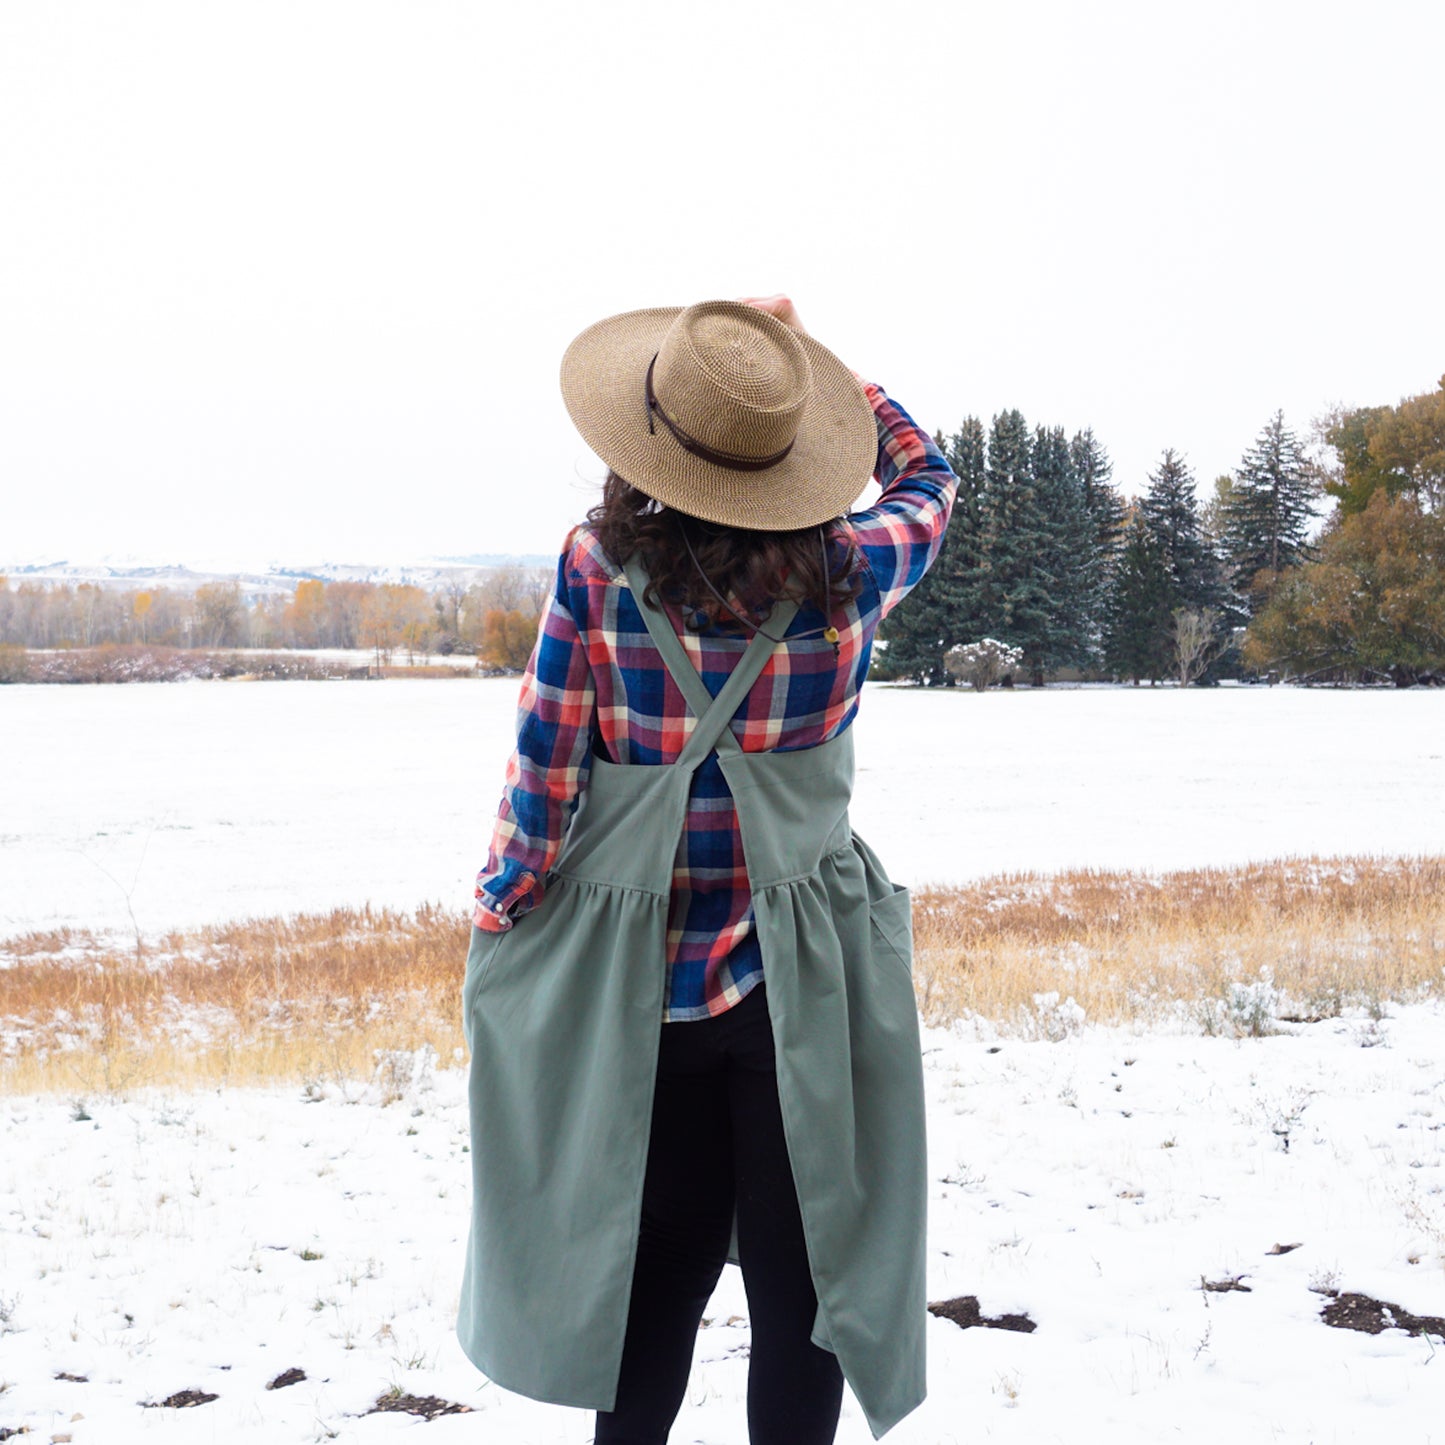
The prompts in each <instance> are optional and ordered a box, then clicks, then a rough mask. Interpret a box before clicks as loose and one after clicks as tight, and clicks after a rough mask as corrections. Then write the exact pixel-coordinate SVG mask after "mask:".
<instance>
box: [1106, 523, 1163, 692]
mask: <svg viewBox="0 0 1445 1445" xmlns="http://www.w3.org/2000/svg"><path fill="white" fill-rule="evenodd" d="M1171 591H1172V589H1171V584H1170V580H1169V568H1168V565H1167V563H1166V562H1165V559H1164V553H1163V550H1162V549H1161V547H1160V546H1159V543H1158V542H1157V541H1156V540H1155V539H1154V536H1153V534H1152V533H1151V532H1150V530H1149V526H1148V523H1147V522H1146V521H1145V520H1144V515H1143V510H1142V508H1141V507H1136V508H1135V509H1134V511H1133V515H1132V516H1131V517H1130V519H1129V523H1128V528H1127V531H1126V534H1125V542H1124V550H1123V552H1122V554H1121V555H1120V557H1119V567H1118V572H1117V574H1116V576H1115V579H1114V588H1113V592H1112V594H1111V596H1110V599H1109V611H1108V627H1107V631H1106V635H1105V649H1104V652H1105V660H1106V662H1107V665H1108V667H1109V669H1110V670H1111V671H1112V672H1113V673H1115V674H1116V675H1117V676H1120V677H1128V678H1132V679H1133V681H1134V683H1135V684H1136V685H1137V684H1138V683H1139V681H1140V679H1141V678H1146V677H1147V678H1148V679H1149V681H1150V682H1156V681H1157V680H1158V679H1159V678H1161V677H1163V676H1164V675H1165V673H1166V672H1167V671H1168V670H1169V661H1170V659H1169V648H1170V638H1169V629H1170V625H1171V624H1172V622H1173V613H1172V607H1173V601H1172V597H1171Z"/></svg>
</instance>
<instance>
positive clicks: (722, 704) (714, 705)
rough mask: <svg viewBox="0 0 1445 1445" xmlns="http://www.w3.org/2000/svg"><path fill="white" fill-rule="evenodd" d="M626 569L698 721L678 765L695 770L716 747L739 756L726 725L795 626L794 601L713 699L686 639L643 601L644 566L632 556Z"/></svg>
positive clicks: (776, 608) (774, 615) (778, 606)
mask: <svg viewBox="0 0 1445 1445" xmlns="http://www.w3.org/2000/svg"><path fill="white" fill-rule="evenodd" d="M624 571H625V572H626V573H627V582H628V585H629V586H630V587H631V588H632V595H633V597H634V598H635V599H636V601H637V610H638V611H639V612H640V613H641V614H642V621H643V623H644V625H645V626H646V628H647V631H648V634H649V635H650V636H651V638H652V640H653V642H655V643H656V644H657V650H658V651H659V652H660V653H661V654H662V660H663V663H664V664H665V665H666V667H667V670H668V672H669V673H670V674H671V676H672V680H673V681H674V682H675V683H676V684H677V686H678V689H679V691H680V692H681V693H682V695H683V697H685V698H686V699H687V705H688V706H689V707H690V708H691V709H692V711H693V714H694V716H695V717H696V718H697V726H696V727H695V728H694V729H693V731H692V736H691V737H690V738H689V739H688V740H687V745H686V746H685V747H684V748H683V750H682V753H681V755H680V756H679V757H678V759H677V764H676V766H678V767H681V768H695V767H697V766H698V765H699V764H700V763H701V762H702V760H703V759H704V758H705V757H707V755H708V754H709V753H710V752H712V750H713V749H714V748H716V749H717V750H718V752H719V753H740V752H741V751H742V748H741V747H739V746H738V740H737V739H736V738H735V737H734V736H733V734H732V729H731V728H730V727H729V726H728V724H729V723H730V722H731V721H732V719H733V714H734V713H736V712H737V710H738V708H740V707H741V706H742V703H743V699H744V698H745V697H746V696H747V695H748V691H749V689H750V688H751V687H752V685H753V684H754V683H755V682H756V681H757V680H758V678H759V677H760V676H762V672H763V669H764V668H765V667H766V666H767V665H768V659H769V658H770V657H771V656H772V653H773V647H774V645H775V643H774V640H773V639H774V638H779V637H782V636H784V634H786V632H787V630H788V628H789V627H790V626H791V625H792V622H793V618H794V617H796V616H797V614H798V604H797V603H796V602H794V601H782V602H777V603H775V604H774V605H773V610H772V612H771V613H770V614H769V616H768V618H767V620H766V621H765V622H764V623H763V630H761V631H759V632H757V633H755V634H754V635H753V639H752V641H751V642H750V643H748V646H747V651H745V652H744V653H743V655H742V657H741V658H739V659H738V663H737V666H736V667H734V668H733V670H732V675H731V676H730V677H729V678H728V680H727V681H726V682H725V683H724V684H723V685H722V688H721V689H720V690H719V692H718V695H717V697H713V695H712V694H711V693H710V692H709V691H708V690H707V684H706V683H705V682H703V680H702V677H701V676H700V675H699V673H698V670H697V668H696V667H695V666H694V665H693V661H692V659H691V658H690V657H689V656H688V655H687V648H686V647H685V646H684V645H683V642H682V639H681V638H680V637H679V636H678V635H677V633H676V632H675V631H673V627H672V623H671V622H670V621H669V620H668V617H667V614H666V613H665V612H663V611H662V610H661V609H660V608H657V607H650V606H648V604H647V602H646V601H644V598H645V597H646V594H647V585H648V582H649V580H650V579H649V578H648V575H647V573H646V571H645V570H644V569H643V567H642V564H641V563H640V562H639V561H638V560H637V558H636V557H633V558H631V559H630V560H629V561H628V562H627V564H626V566H625V568H624ZM768 634H771V636H769V635H768Z"/></svg>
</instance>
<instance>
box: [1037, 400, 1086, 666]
mask: <svg viewBox="0 0 1445 1445" xmlns="http://www.w3.org/2000/svg"><path fill="white" fill-rule="evenodd" d="M1033 473H1034V488H1035V491H1036V494H1037V498H1038V505H1039V511H1040V518H1041V522H1042V527H1043V535H1044V544H1045V549H1044V551H1043V553H1042V554H1041V555H1040V556H1039V557H1037V558H1036V559H1035V562H1036V566H1037V567H1038V568H1039V569H1040V570H1041V571H1042V572H1044V573H1045V574H1046V575H1047V576H1048V577H1049V578H1050V579H1051V595H1050V603H1051V607H1050V617H1049V622H1048V625H1047V628H1046V631H1047V638H1046V640H1045V643H1044V645H1042V646H1041V647H1040V649H1039V655H1038V658H1037V663H1038V664H1039V665H1040V666H1041V667H1045V668H1057V667H1072V666H1077V667H1087V666H1088V664H1089V661H1090V653H1091V651H1092V643H1093V640H1094V639H1093V636H1092V622H1093V619H1092V618H1091V616H1090V602H1091V600H1092V599H1091V595H1090V593H1091V586H1092V581H1093V579H1092V575H1091V571H1090V563H1091V561H1092V549H1093V541H1094V523H1093V518H1092V517H1091V516H1090V515H1089V511H1088V508H1087V507H1086V506H1085V504H1084V494H1083V489H1082V487H1081V486H1080V483H1079V476H1078V473H1077V471H1076V470H1075V469H1074V461H1073V456H1072V455H1071V453H1070V450H1069V443H1068V440H1067V438H1066V437H1065V435H1064V429H1063V427H1036V428H1035V430H1034V440H1033ZM1040 680H1041V679H1040Z"/></svg>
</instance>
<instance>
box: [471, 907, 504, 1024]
mask: <svg viewBox="0 0 1445 1445" xmlns="http://www.w3.org/2000/svg"><path fill="white" fill-rule="evenodd" d="M506 936H507V935H506V933H505V932H501V933H492V932H489V931H488V930H487V929H485V928H478V927H477V926H476V925H475V924H473V925H472V941H471V946H470V947H469V948H468V949H467V969H466V976H465V978H464V980H463V982H462V1022H463V1025H465V1023H466V1021H467V1020H468V1019H469V1018H470V1017H471V1014H472V1008H473V1006H474V1005H475V1004H476V1001H477V992H478V990H479V989H480V988H481V986H482V983H483V981H484V980H485V979H486V976H487V974H488V973H489V972H490V970H491V967H492V960H493V959H495V958H496V956H497V949H498V947H499V946H500V945H501V942H502V940H503V939H504V938H505V937H506Z"/></svg>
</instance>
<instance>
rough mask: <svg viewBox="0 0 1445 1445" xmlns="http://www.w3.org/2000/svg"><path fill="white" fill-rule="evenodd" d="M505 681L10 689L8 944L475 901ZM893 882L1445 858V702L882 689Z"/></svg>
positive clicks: (3, 777)
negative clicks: (352, 907)
mask: <svg viewBox="0 0 1445 1445" xmlns="http://www.w3.org/2000/svg"><path fill="white" fill-rule="evenodd" d="M516 693H517V685H516V683H515V681H487V682H483V681H476V682H473V681H458V682H423V681H417V682H409V681H402V680H394V681H388V682H385V683H340V682H332V683H326V682H318V683H309V682H288V683H253V684H245V683H189V684H185V683H180V684H161V683H158V684H136V685H131V686H125V687H43V686H31V687H8V688H0V758H3V759H4V765H3V766H0V937H4V936H6V935H8V934H14V933H18V932H21V931H22V930H25V929H29V928H41V927H48V926H52V925H55V924H61V923H68V924H74V925H81V926H87V927H100V928H105V929H116V930H121V931H124V930H126V929H127V928H128V927H129V926H130V924H129V916H128V913H127V895H129V900H130V905H131V906H132V907H133V908H134V911H135V916H136V918H137V920H138V921H139V925H140V927H141V928H142V929H144V930H147V931H154V930H158V929H162V928H166V927H170V926H175V925H182V924H191V923H208V922H215V921H218V920H220V919H225V918H232V917H243V916H251V915H259V914H270V913H284V912H289V911H294V910H296V909H314V908H326V907H332V906H336V905H340V904H363V903H366V902H372V903H377V904H382V903H385V904H393V905H396V906H398V907H403V908H411V907H414V906H415V905H417V904H418V903H421V902H424V901H429V900H431V901H445V902H448V903H452V902H454V903H455V904H456V906H457V907H458V908H463V907H465V906H466V902H467V899H468V897H469V896H470V881H471V877H472V875H473V874H474V873H475V871H476V870H477V868H479V867H480V866H481V864H482V862H483V861H484V859H485V857H486V848H487V840H488V836H489V833H490V824H491V819H492V816H493V814H494V813H495V811H496V805H497V799H498V797H499V795H500V791H501V783H502V770H503V767H504V764H505V762H506V757H507V753H508V751H509V749H510V747H511V729H512V723H513V711H514V707H515V702H516ZM857 729H858V732H857V753H858V767H859V773H858V788H857V798H856V804H855V807H854V822H855V824H856V825H857V827H858V831H859V832H860V833H862V834H863V835H864V836H865V837H866V838H868V840H869V841H870V842H871V843H872V844H873V845H874V847H875V848H877V849H878V851H879V853H880V854H881V855H882V857H883V858H884V860H885V862H886V863H887V864H888V865H889V868H890V870H891V871H892V872H893V873H894V875H895V876H897V877H898V878H900V879H901V880H903V881H907V882H914V883H916V882H922V881H937V880H945V881H947V880H960V879H965V878H973V877H979V876H982V875H986V874H990V873H996V872H999V871H1002V870H1015V869H1031V870H1037V871H1045V872H1048V871H1054V870H1056V869H1060V868H1064V867H1070V866H1081V865H1094V866H1099V867H1111V866H1124V867H1146V868H1169V867H1176V866H1186V865H1192V864H1208V863H1230V862H1242V861H1246V860H1250V859H1260V858H1270V857H1276V856H1280V855H1283V854H1291V853H1295V854H1298V853H1303V854H1309V853H1332V852H1339V853H1371V852H1376V853H1412V852H1438V851H1440V850H1441V849H1442V848H1445V692H1441V691H1433V692H1432V691H1424V690H1421V691H1413V692H1304V691H1295V690H1289V689H1278V688H1277V689H1273V690H1268V689H1264V688H1252V689H1244V688H1221V689H1216V690H1213V691H1191V692H1180V691H1178V690H1176V689H1172V688H1170V689H1162V688H1161V689H1157V690H1150V689H1147V688H1145V689H1140V690H1138V691H1135V690H1133V689H1122V690H1120V689H1079V690H1071V691H1050V692H1043V693H1038V692H1024V691H1020V692H1016V693H1012V694H1010V693H989V694H986V695H982V696H980V695H976V694H974V693H972V692H959V691H951V690H950V691H942V692H918V691H914V690H911V689H891V688H884V687H875V688H872V689H870V691H869V692H868V693H867V694H866V695H865V697H864V704H863V709H862V711H861V713H860V714H859V719H858V723H857Z"/></svg>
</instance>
